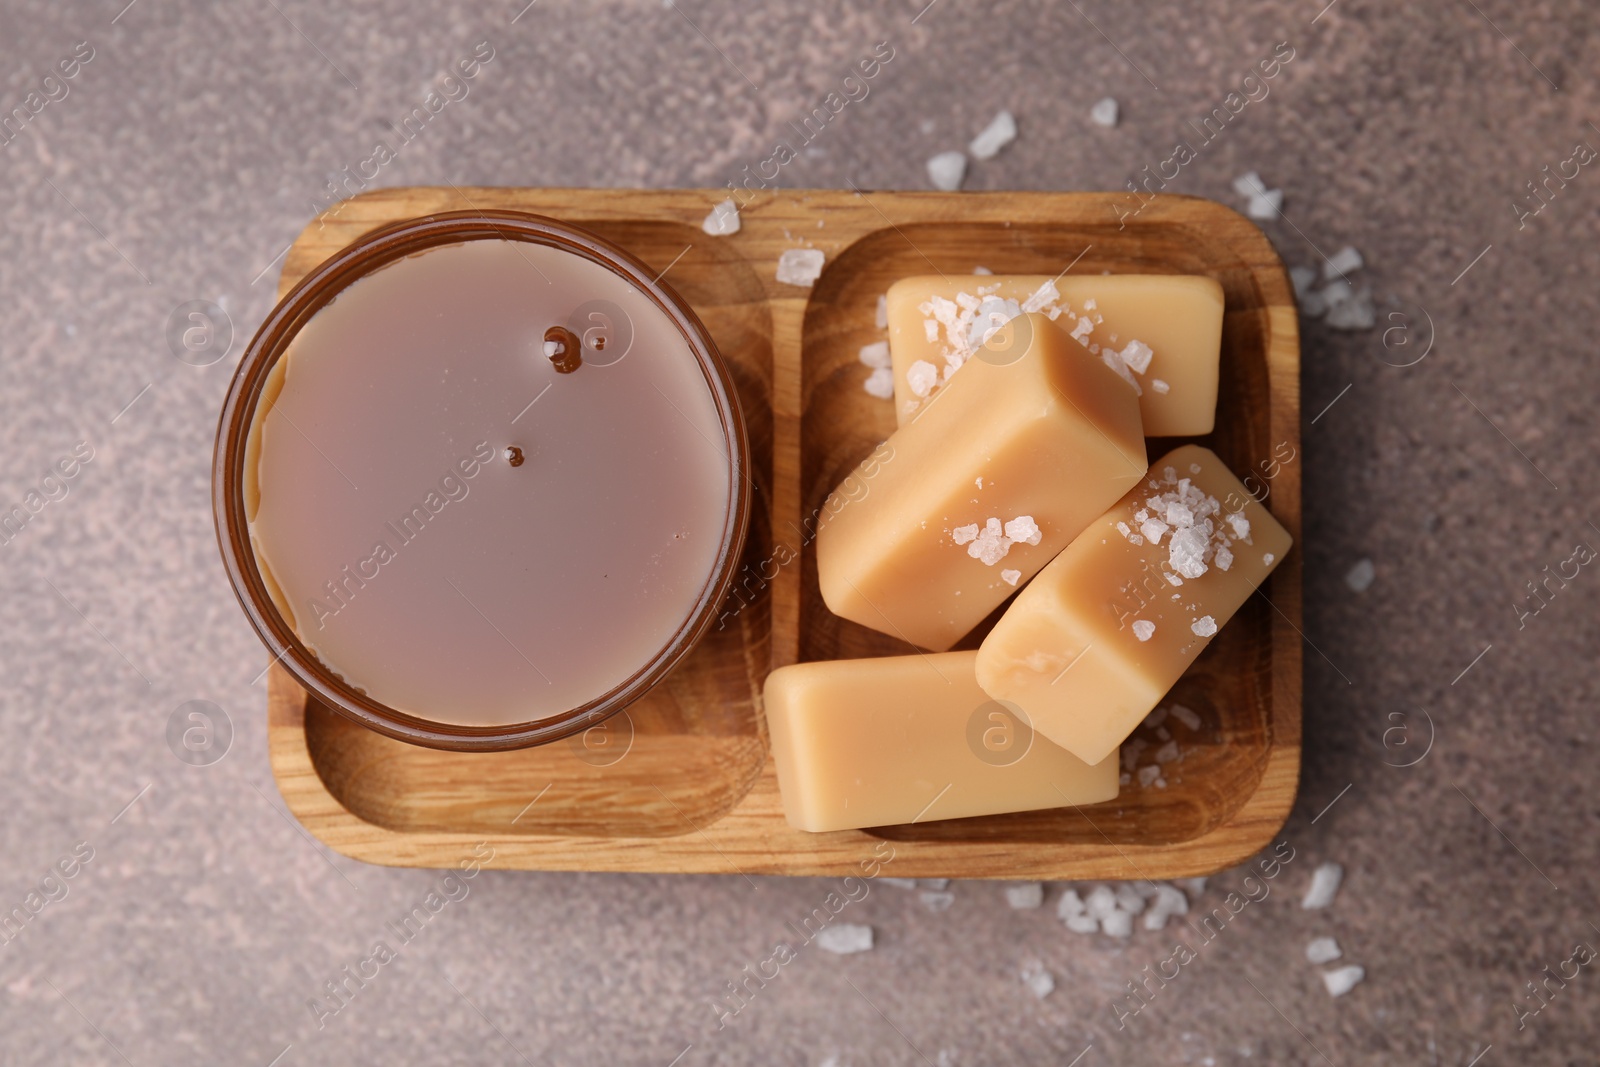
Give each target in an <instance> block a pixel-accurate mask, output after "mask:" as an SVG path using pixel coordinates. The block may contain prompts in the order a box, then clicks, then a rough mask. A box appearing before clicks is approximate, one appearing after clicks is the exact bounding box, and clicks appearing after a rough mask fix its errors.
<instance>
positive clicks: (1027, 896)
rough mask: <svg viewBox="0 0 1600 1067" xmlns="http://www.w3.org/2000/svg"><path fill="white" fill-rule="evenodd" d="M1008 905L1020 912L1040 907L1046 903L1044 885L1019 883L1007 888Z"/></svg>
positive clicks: (1040, 883) (1041, 883)
mask: <svg viewBox="0 0 1600 1067" xmlns="http://www.w3.org/2000/svg"><path fill="white" fill-rule="evenodd" d="M1006 903H1007V904H1009V905H1011V906H1012V907H1013V908H1015V909H1016V910H1018V911H1024V910H1026V909H1028V908H1037V907H1039V906H1040V905H1041V904H1043V903H1044V883H1043V882H1018V883H1016V884H1015V885H1008V886H1006Z"/></svg>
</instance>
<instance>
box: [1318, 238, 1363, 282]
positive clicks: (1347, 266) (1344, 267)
mask: <svg viewBox="0 0 1600 1067" xmlns="http://www.w3.org/2000/svg"><path fill="white" fill-rule="evenodd" d="M1365 265H1366V264H1365V261H1363V260H1362V258H1361V253H1360V252H1357V251H1356V250H1355V249H1354V248H1352V247H1351V246H1349V245H1345V246H1344V247H1343V248H1341V249H1339V251H1337V252H1335V253H1334V254H1333V255H1332V256H1329V257H1328V259H1327V260H1326V261H1324V262H1323V264H1322V277H1323V278H1324V279H1325V280H1327V281H1332V280H1333V279H1335V278H1343V277H1344V276H1345V275H1347V274H1350V273H1352V272H1354V271H1358V270H1360V269H1361V268H1362V267H1363V266H1365Z"/></svg>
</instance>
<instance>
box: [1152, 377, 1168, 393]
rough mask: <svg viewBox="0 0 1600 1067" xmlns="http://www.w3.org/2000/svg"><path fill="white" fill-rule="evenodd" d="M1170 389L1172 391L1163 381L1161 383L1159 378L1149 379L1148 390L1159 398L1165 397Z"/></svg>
mask: <svg viewBox="0 0 1600 1067" xmlns="http://www.w3.org/2000/svg"><path fill="white" fill-rule="evenodd" d="M1171 389H1172V386H1170V385H1168V384H1167V383H1166V382H1165V381H1163V380H1162V379H1160V378H1151V379H1150V390H1151V392H1154V393H1159V394H1160V395H1161V396H1166V395H1167V393H1168V392H1169V391H1170V390H1171Z"/></svg>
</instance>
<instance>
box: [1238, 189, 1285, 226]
mask: <svg viewBox="0 0 1600 1067" xmlns="http://www.w3.org/2000/svg"><path fill="white" fill-rule="evenodd" d="M1282 209H1283V190H1282V189H1268V190H1267V191H1266V192H1265V193H1262V194H1261V195H1260V196H1252V197H1251V198H1250V200H1249V202H1248V203H1247V204H1245V207H1244V213H1245V214H1246V215H1249V216H1250V217H1251V218H1253V219H1255V220H1256V221H1258V222H1260V221H1264V220H1266V219H1271V218H1276V217H1277V215H1278V213H1279V212H1280V211H1281V210H1282Z"/></svg>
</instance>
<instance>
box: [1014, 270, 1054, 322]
mask: <svg viewBox="0 0 1600 1067" xmlns="http://www.w3.org/2000/svg"><path fill="white" fill-rule="evenodd" d="M1060 299H1061V290H1059V289H1057V288H1056V281H1055V279H1054V278H1051V279H1050V280H1049V281H1047V282H1045V283H1044V284H1043V285H1041V286H1039V288H1037V289H1035V290H1034V291H1033V292H1031V293H1029V294H1028V299H1026V300H1024V301H1023V302H1022V303H1021V304H1019V305H1018V310H1020V311H1021V312H1023V313H1024V314H1032V313H1033V312H1035V311H1043V310H1044V309H1045V308H1047V307H1049V306H1050V305H1051V304H1054V303H1055V302H1056V301H1058V300H1060Z"/></svg>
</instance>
